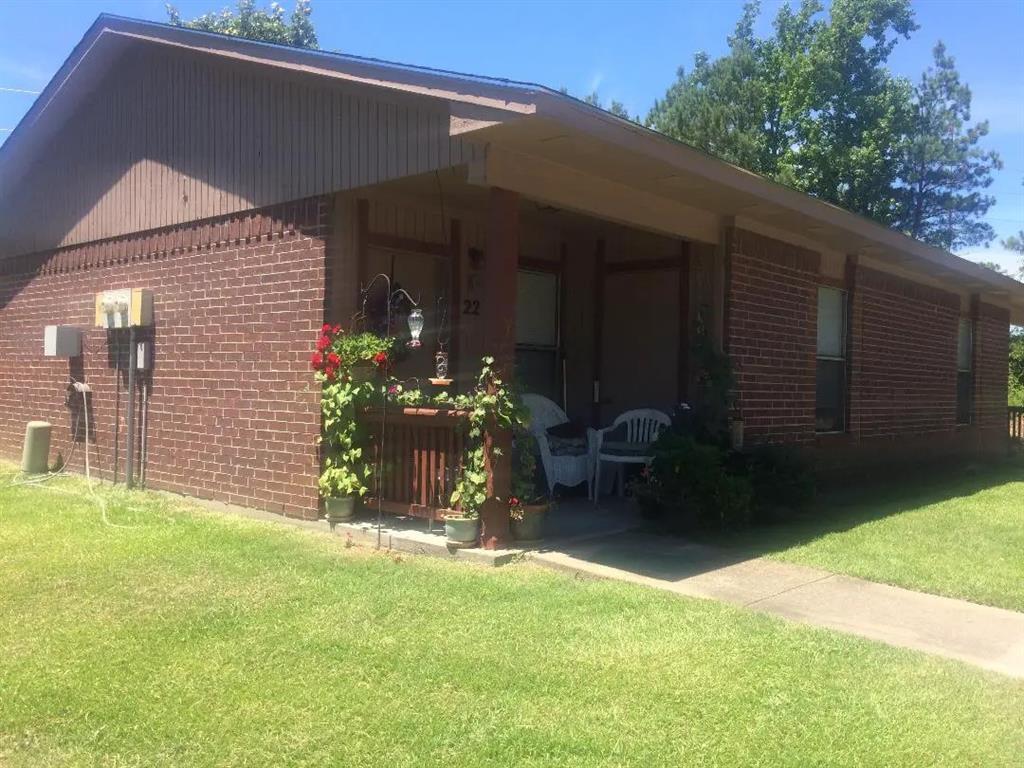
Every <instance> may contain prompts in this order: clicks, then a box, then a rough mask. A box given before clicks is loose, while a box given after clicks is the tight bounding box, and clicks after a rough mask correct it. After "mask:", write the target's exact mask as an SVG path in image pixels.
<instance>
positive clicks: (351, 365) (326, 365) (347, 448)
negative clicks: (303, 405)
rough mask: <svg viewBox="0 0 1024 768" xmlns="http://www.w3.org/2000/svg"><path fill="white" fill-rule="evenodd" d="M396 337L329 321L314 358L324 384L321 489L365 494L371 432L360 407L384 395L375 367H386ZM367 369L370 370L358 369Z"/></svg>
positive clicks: (322, 492) (326, 494)
mask: <svg viewBox="0 0 1024 768" xmlns="http://www.w3.org/2000/svg"><path fill="white" fill-rule="evenodd" d="M393 347H394V339H386V338H381V337H379V336H377V335H375V334H372V333H354V334H350V333H346V332H344V331H342V330H341V328H339V327H338V326H334V327H333V328H332V327H331V326H328V325H325V326H324V327H323V329H322V330H321V332H320V335H319V337H318V339H317V346H316V351H315V352H314V353H313V356H312V358H311V360H310V363H311V365H312V367H313V369H314V370H315V374H314V375H315V377H316V380H317V381H318V382H319V383H320V385H321V391H320V413H321V417H322V421H321V436H320V444H321V447H322V448H321V452H322V456H323V471H322V472H321V474H320V480H319V488H320V495H321V496H323V497H325V498H328V497H340V496H365V495H366V493H367V491H368V490H369V488H368V483H369V481H370V478H371V476H372V474H373V468H372V466H371V464H370V462H368V461H366V459H365V458H364V456H366V455H367V448H368V441H369V439H368V436H367V433H366V429H365V425H364V424H363V423H362V421H361V415H362V413H363V412H364V411H365V410H366V409H367V408H368V407H369V406H371V405H373V404H376V403H379V402H380V399H381V392H380V385H379V384H378V383H376V382H375V381H374V376H373V372H374V369H375V368H376V369H377V370H378V371H380V370H383V369H386V362H385V364H384V365H380V364H379V362H378V361H379V360H380V359H381V356H382V355H383V356H384V359H385V361H386V359H387V356H388V355H389V354H390V353H391V350H392V348H393ZM360 372H365V373H366V374H369V375H359V373H360Z"/></svg>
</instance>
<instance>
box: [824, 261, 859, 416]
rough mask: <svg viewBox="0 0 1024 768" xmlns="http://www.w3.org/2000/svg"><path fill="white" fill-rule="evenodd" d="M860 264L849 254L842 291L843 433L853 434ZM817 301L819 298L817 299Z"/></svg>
mask: <svg viewBox="0 0 1024 768" xmlns="http://www.w3.org/2000/svg"><path fill="white" fill-rule="evenodd" d="M859 264H860V257H859V256H857V255H856V254H853V253H849V254H847V255H846V264H845V266H844V269H843V285H842V289H843V290H844V291H846V317H845V318H844V319H845V320H846V338H845V339H844V342H845V349H844V350H843V351H844V352H845V353H846V354H845V357H846V370H845V374H846V381H845V382H843V383H844V390H845V391H844V392H843V396H844V399H845V401H846V402H845V403H844V405H845V410H846V413H844V414H843V432H844V433H846V434H851V433H853V432H854V431H855V430H854V429H853V386H854V378H855V376H854V371H853V362H854V360H853V358H854V354H853V303H854V299H855V296H856V292H857V270H858V267H859ZM815 300H817V297H815Z"/></svg>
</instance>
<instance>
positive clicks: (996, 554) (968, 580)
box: [724, 459, 1024, 611]
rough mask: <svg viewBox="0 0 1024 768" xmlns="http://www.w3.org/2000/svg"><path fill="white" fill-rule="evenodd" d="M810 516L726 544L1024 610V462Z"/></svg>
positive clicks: (906, 486)
mask: <svg viewBox="0 0 1024 768" xmlns="http://www.w3.org/2000/svg"><path fill="white" fill-rule="evenodd" d="M816 507H817V508H816V510H815V512H814V513H813V514H812V515H810V516H808V517H807V518H806V519H802V520H799V521H797V522H793V523H787V524H785V525H780V526H774V527H765V528H759V529H756V530H750V531H747V532H744V533H743V534H742V535H739V536H737V537H736V538H734V539H732V540H727V541H725V542H724V543H725V544H726V545H728V546H734V547H743V548H748V549H750V550H752V551H756V552H757V553H759V554H764V555H766V556H768V557H773V558H777V559H779V560H787V561H790V562H794V563H803V564H805V565H813V566H817V567H819V568H824V569H826V570H829V571H834V572H836V573H845V574H849V575H851V576H860V577H861V578H865V579H869V580H871V581H881V582H886V583H889V584H896V585H898V586H902V587H908V588H910V589H916V590H920V591H924V592H932V593H934V594H940V595H948V596H950V597H959V598H963V599H965V600H971V601H973V602H977V603H983V604H986V605H995V606H999V607H1001V608H1010V609H1013V610H1017V611H1024V462H1022V461H1021V460H1019V459H1017V460H1014V461H1012V462H1008V463H1005V464H1000V465H997V466H995V467H987V468H985V467H981V466H976V467H972V468H968V469H965V470H962V471H959V472H951V473H945V474H943V475H940V476H935V477H928V478H921V477H917V478H913V479H910V480H907V481H904V482H902V483H896V484H887V485H885V486H881V487H877V488H869V489H866V490H859V491H847V492H845V493H842V494H832V495H829V496H826V497H825V498H823V499H822V500H821V503H819V504H817V505H816Z"/></svg>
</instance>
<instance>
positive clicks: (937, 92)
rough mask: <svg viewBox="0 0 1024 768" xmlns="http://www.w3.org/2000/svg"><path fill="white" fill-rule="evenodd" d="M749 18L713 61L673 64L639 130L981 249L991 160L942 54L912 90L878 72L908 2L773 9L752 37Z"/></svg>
mask: <svg viewBox="0 0 1024 768" xmlns="http://www.w3.org/2000/svg"><path fill="white" fill-rule="evenodd" d="M759 13H760V4H759V3H758V2H757V0H750V1H749V2H747V4H746V5H745V6H744V8H743V13H742V15H741V17H740V19H739V22H738V23H737V25H736V28H735V30H734V31H733V34H732V35H730V37H729V38H728V45H729V48H728V51H727V53H726V54H725V55H724V56H722V57H721V58H718V59H714V60H712V59H711V58H710V57H708V56H707V54H705V53H698V54H697V55H696V56H695V57H694V62H693V67H692V69H691V70H690V71H689V72H687V71H686V70H685V69H683V68H680V69H679V70H678V72H677V76H676V80H675V82H674V83H673V84H672V85H671V86H670V87H669V89H668V91H667V92H666V94H665V97H664V98H663V99H660V100H658V101H656V102H655V104H654V107H653V108H652V109H651V111H650V113H649V114H648V116H647V125H649V126H650V127H652V128H654V129H656V130H658V131H661V132H662V133H665V134H667V135H669V136H672V137H674V138H677V139H679V140H681V141H684V142H686V143H688V144H691V145H693V146H695V147H698V148H700V149H703V150H705V151H707V152H710V153H711V154H713V155H716V156H718V157H721V158H722V159H724V160H727V161H729V162H732V163H735V164H737V165H740V166H742V167H744V168H748V169H749V170H752V171H755V172H757V173H760V174H763V175H765V176H767V177H769V178H771V179H774V180H776V181H779V182H781V183H783V184H786V185H788V186H791V187H794V188H796V189H799V190H801V191H804V192H807V193H809V194H811V195H814V196H815V197H818V198H821V199H822V200H827V201H828V202H831V203H835V204H836V205H840V206H842V207H844V208H846V209H848V210H851V211H854V212H855V213H859V214H862V215H864V216H868V217H870V218H873V219H875V220H876V221H879V222H881V223H883V224H886V225H888V226H894V227H897V228H900V229H902V230H903V231H906V232H907V233H908V234H911V235H913V236H914V237H918V238H920V239H922V240H924V241H925V242H929V243H933V244H935V245H939V246H942V247H945V248H948V249H953V248H958V247H961V246H964V245H974V244H978V243H983V242H984V243H987V242H988V241H989V240H991V238H992V236H993V233H992V230H991V228H989V227H988V226H987V225H986V224H985V222H984V221H983V220H982V217H983V216H984V214H985V212H986V211H987V210H988V208H989V206H990V205H991V204H992V199H991V198H990V197H987V196H985V195H983V194H982V193H981V191H982V190H983V189H984V188H985V187H987V186H988V185H989V184H990V183H991V172H992V171H993V170H994V169H996V168H999V167H1000V163H999V158H998V156H997V155H996V154H995V153H994V152H988V151H984V150H983V149H981V148H980V147H979V146H978V145H979V142H980V140H981V139H982V138H983V137H984V136H985V134H986V133H987V131H988V126H987V124H986V123H979V124H977V125H973V126H971V125H969V120H970V100H971V94H970V89H968V88H967V86H965V85H963V84H962V83H961V82H960V77H959V74H958V73H957V71H956V68H955V66H954V62H953V59H952V58H951V57H949V56H948V55H947V54H946V51H945V48H944V47H942V46H941V44H940V45H939V46H937V47H936V50H935V63H934V65H933V66H932V68H930V69H928V71H926V72H925V74H924V76H923V77H922V78H921V82H920V83H919V84H918V85H917V87H916V88H915V87H914V86H912V85H911V83H910V82H909V81H907V80H905V79H903V78H900V77H896V76H894V75H893V74H892V73H891V72H890V71H889V69H888V60H889V57H890V55H891V54H892V52H893V49H894V47H895V46H896V45H897V43H898V41H899V40H900V39H902V38H907V37H909V36H910V34H911V33H912V32H913V31H914V30H915V29H917V25H916V23H915V22H914V16H913V11H912V9H911V5H910V2H909V0H834V1H833V2H832V3H831V4H830V7H829V9H828V13H827V14H826V13H825V10H824V5H823V3H822V2H821V1H820V0H802V2H801V3H800V5H799V6H798V7H797V8H795V9H794V8H792V7H791V6H790V5H789V4H786V5H783V6H782V8H781V9H780V10H779V11H778V13H777V14H776V16H775V19H774V27H773V32H772V34H771V35H769V36H767V37H765V38H760V37H758V36H756V35H755V34H754V23H755V21H756V20H757V18H758V15H759ZM1022 237H1024V236H1022Z"/></svg>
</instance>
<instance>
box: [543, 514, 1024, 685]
mask: <svg viewBox="0 0 1024 768" xmlns="http://www.w3.org/2000/svg"><path fill="white" fill-rule="evenodd" d="M531 560H532V561H533V562H535V563H537V564H539V565H544V566H547V567H550V568H556V569H559V570H563V571H568V572H571V573H576V574H585V575H588V576H593V577H597V578H607V579H617V580H620V581H628V582H631V583H634V584H641V585H644V586H649V587H655V588H657V589H663V590H666V591H669V592H675V593H677V594H680V595H687V596H691V597H700V598H708V599H712V600H720V601H722V602H726V603H731V604H733V605H738V606H742V607H744V608H750V609H752V610H755V611H760V612H762V613H768V614H772V615H775V616H780V617H782V618H785V619H789V620H792V621H798V622H802V623H805V624H812V625H815V626H819V627H827V628H829V629H835V630H839V631H840V632H847V633H850V634H853V635H860V636H861V637H867V638H870V639H872V640H879V641H881V642H883V643H888V644H890V645H896V646H900V647H903V648H913V649H915V650H919V651H925V652H927V653H933V654H936V655H939V656H946V657H948V658H951V659H958V660H960V661H965V662H967V663H969V664H974V665H976V666H978V667H982V668H984V669H988V670H992V671H995V672H1000V673H1002V674H1004V675H1010V676H1011V677H1016V678H1021V679H1024V613H1017V612H1015V611H1008V610H1003V609H1001V608H990V607H987V606H983V605H977V604H975V603H969V602H966V601H964V600H954V599H951V598H948V597H937V596H935V595H927V594H923V593H920V592H913V591H910V590H907V589H901V588H899V587H891V586H888V585H885V584H876V583H874V582H870V581H864V580H863V579H856V578H852V577H849V576H840V575H837V574H834V573H830V572H828V571H822V570H818V569H816V568H809V567H807V566H803V565H793V564H790V563H781V562H777V561H774V560H766V559H764V558H754V559H748V560H739V559H736V558H730V556H729V555H728V553H726V552H724V551H722V550H718V549H714V548H711V547H705V546H701V545H698V544H689V543H686V542H682V541H677V540H672V539H667V538H665V537H662V536H656V535H651V534H644V533H639V532H633V533H624V534H619V535H616V536H605V537H600V538H596V539H590V540H586V541H580V542H577V543H575V544H570V545H568V546H563V547H559V548H558V549H554V550H548V551H543V552H537V553H533V554H532V555H531Z"/></svg>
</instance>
